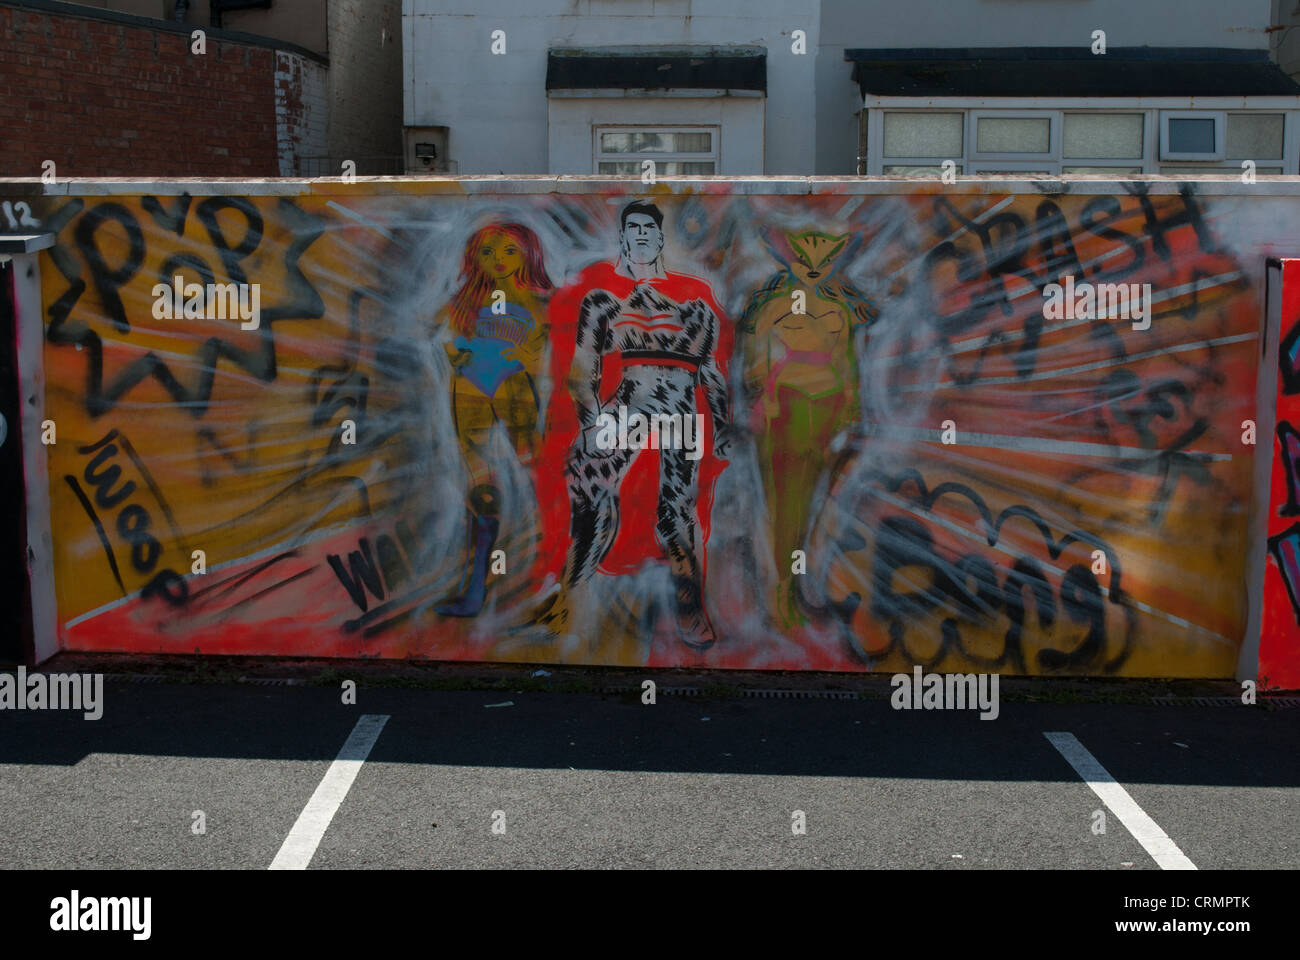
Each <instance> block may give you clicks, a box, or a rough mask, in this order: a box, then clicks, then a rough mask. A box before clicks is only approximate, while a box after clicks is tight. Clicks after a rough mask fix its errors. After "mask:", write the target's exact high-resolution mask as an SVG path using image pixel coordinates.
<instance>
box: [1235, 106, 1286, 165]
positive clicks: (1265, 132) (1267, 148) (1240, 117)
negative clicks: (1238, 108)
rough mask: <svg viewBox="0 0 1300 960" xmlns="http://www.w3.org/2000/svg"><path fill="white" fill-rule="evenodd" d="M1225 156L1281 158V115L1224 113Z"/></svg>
mask: <svg viewBox="0 0 1300 960" xmlns="http://www.w3.org/2000/svg"><path fill="white" fill-rule="evenodd" d="M1227 155H1228V159H1230V160H1280V159H1282V114H1280V113H1232V114H1229V115H1228V154H1227Z"/></svg>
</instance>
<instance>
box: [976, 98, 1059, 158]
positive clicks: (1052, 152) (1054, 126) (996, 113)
mask: <svg viewBox="0 0 1300 960" xmlns="http://www.w3.org/2000/svg"><path fill="white" fill-rule="evenodd" d="M981 120H1046V121H1048V127H1047V151H1046V152H1045V153H996V152H989V153H981V152H980V148H979V139H978V138H979V122H980V121H981ZM966 156H967V157H968V158H969V159H970V161H971V164H972V165H974V164H976V163H988V162H990V161H993V162H997V163H1008V164H1018V163H1027V162H1029V161H1032V160H1038V161H1040V162H1043V161H1046V162H1047V164H1048V165H1049V166H1050V165H1051V164H1052V163H1053V162H1054V161H1057V160H1059V159H1060V156H1061V111H1060V110H968V111H966ZM1008 169H1014V167H1009V168H1008Z"/></svg>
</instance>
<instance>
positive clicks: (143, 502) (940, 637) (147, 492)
mask: <svg viewBox="0 0 1300 960" xmlns="http://www.w3.org/2000/svg"><path fill="white" fill-rule="evenodd" d="M645 189H646V188H644V187H642V186H641V185H640V184H639V183H627V184H621V183H619V182H614V181H610V180H578V179H549V178H540V179H529V180H518V179H516V180H495V179H484V180H472V179H468V180H460V181H455V180H442V181H437V180H405V181H389V182H383V181H369V182H366V181H362V182H359V183H357V184H355V185H353V186H347V185H343V184H340V183H338V182H337V181H333V182H326V181H319V182H313V183H301V182H279V183H256V182H250V183H246V184H225V185H221V184H196V183H188V184H138V185H132V184H112V185H99V184H92V183H68V184H62V185H59V186H57V187H55V188H50V191H51V192H50V194H49V195H44V194H42V193H41V187H40V185H39V184H16V183H12V182H11V183H7V184H6V183H2V182H0V195H3V194H6V193H8V194H9V195H11V196H16V195H18V194H20V193H25V194H26V195H27V199H26V200H25V201H23V202H27V203H29V204H30V205H31V208H32V211H33V216H34V217H35V218H36V219H37V220H38V221H39V224H40V226H41V227H42V228H43V229H46V230H49V231H51V232H53V233H55V234H56V235H57V239H58V242H57V244H56V246H55V247H54V248H52V250H50V251H47V252H45V253H42V254H41V255H40V284H41V288H40V291H39V296H36V295H35V293H33V295H32V296H31V297H29V299H28V300H27V301H26V304H27V305H26V306H24V305H23V303H24V302H23V301H21V300H20V304H19V309H20V316H19V322H20V325H21V327H22V329H23V330H25V331H27V335H28V337H29V340H28V342H29V343H30V337H31V336H32V335H33V334H34V335H35V336H37V337H43V340H44V357H43V360H44V369H43V371H40V373H41V374H43V376H44V381H43V383H44V389H43V390H42V391H40V393H39V401H40V409H39V410H38V409H37V408H36V407H35V406H34V407H33V409H32V411H30V413H31V416H32V418H36V417H40V418H41V420H49V421H51V422H52V423H53V424H54V425H55V426H56V428H57V436H56V442H54V443H52V444H50V445H48V446H38V447H36V448H35V449H34V450H32V451H31V452H32V454H33V456H32V457H31V458H30V462H31V463H33V464H38V465H39V464H40V463H41V462H42V460H41V458H42V457H44V458H45V462H46V463H47V464H48V469H47V471H46V472H43V473H37V474H35V475H31V476H30V479H29V485H31V486H34V487H35V488H36V489H38V490H39V491H42V492H44V491H48V496H49V498H50V503H51V506H50V512H49V520H50V527H49V532H50V534H51V539H50V542H51V543H52V545H53V558H52V569H53V576H52V580H53V584H54V593H55V604H56V619H57V624H58V626H57V638H58V639H57V642H58V645H59V647H61V648H63V649H70V650H131V651H148V652H185V653H193V652H196V651H197V652H203V653H223V654H234V653H258V654H285V655H317V656H383V657H405V656H414V657H424V658H435V659H471V660H494V661H541V662H556V663H588V664H623V665H630V664H647V665H660V666H667V665H692V666H714V667H733V668H763V669H831V670H846V671H863V670H887V671H891V672H892V671H895V670H898V669H905V668H907V667H909V666H910V665H913V664H923V665H925V666H926V667H927V668H935V669H940V670H963V671H965V670H998V671H1001V672H1005V673H1015V674H1049V675H1051V674H1088V675H1125V676H1172V677H1180V676H1181V677H1230V676H1232V675H1233V673H1234V671H1235V669H1236V665H1237V663H1238V660H1239V658H1241V657H1242V655H1243V651H1245V650H1247V648H1249V647H1251V646H1252V645H1254V644H1256V643H1257V639H1256V638H1255V637H1253V636H1251V635H1250V634H1249V633H1248V629H1247V624H1248V622H1249V621H1250V618H1251V614H1252V605H1253V607H1254V609H1255V610H1256V611H1257V610H1258V604H1259V600H1260V597H1261V594H1262V590H1261V589H1260V585H1259V584H1258V583H1254V584H1252V583H1251V582H1250V576H1251V574H1250V569H1251V566H1252V563H1251V561H1252V557H1254V556H1255V555H1256V554H1260V555H1262V552H1263V551H1264V550H1265V549H1266V545H1265V544H1264V543H1263V542H1262V537H1259V536H1255V535H1253V534H1252V529H1253V528H1252V523H1253V522H1254V521H1255V520H1256V518H1258V517H1259V516H1260V513H1261V511H1263V510H1265V509H1266V508H1267V504H1268V497H1267V492H1266V490H1264V489H1263V488H1262V486H1261V485H1259V484H1257V483H1256V482H1255V480H1254V476H1255V471H1256V464H1257V462H1258V461H1257V457H1258V456H1262V457H1264V458H1267V457H1268V455H1269V453H1268V446H1267V444H1266V443H1264V442H1262V441H1261V443H1260V444H1259V445H1251V444H1250V443H1249V442H1248V439H1247V434H1246V431H1244V430H1243V423H1244V422H1245V421H1248V420H1256V419H1258V418H1259V411H1258V410H1257V399H1256V397H1257V392H1258V391H1257V384H1259V383H1260V380H1259V378H1260V375H1261V368H1260V364H1259V361H1258V359H1257V358H1258V357H1259V356H1260V334H1261V324H1262V318H1263V310H1262V292H1263V272H1264V260H1265V258H1266V257H1267V256H1270V255H1278V254H1279V253H1281V252H1283V251H1284V250H1286V249H1295V248H1297V246H1298V245H1300V228H1297V227H1296V226H1295V224H1297V223H1300V217H1298V216H1297V214H1300V198H1297V196H1296V195H1295V194H1296V191H1295V188H1294V185H1293V184H1290V183H1266V182H1262V181H1261V182H1260V183H1258V184H1255V185H1253V186H1251V187H1249V188H1246V187H1244V186H1243V185H1241V184H1239V183H1237V182H1236V181H1223V182H1211V181H1200V182H1198V183H1197V184H1179V183H1176V182H1172V181H1156V182H1150V183H1136V182H1129V183H1117V182H1101V181H1078V182H1074V183H1071V184H1070V185H1069V187H1068V190H1066V192H1064V193H1062V192H1059V191H1056V192H1052V191H1050V190H1049V192H1047V193H1044V192H1041V191H1040V190H1038V189H1036V188H1035V186H1034V185H1033V184H1030V183H1028V182H1017V181H1002V182H983V183H979V182H965V183H959V184H956V185H952V186H948V187H942V186H940V185H937V184H924V183H920V182H912V183H906V182H883V181H866V180H852V181H850V180H842V181H835V180H821V181H811V180H797V179H792V180H784V181H782V180H765V181H728V182H723V181H717V182H712V183H708V184H707V185H704V186H703V187H702V188H701V187H699V186H697V187H695V188H690V187H687V186H686V185H684V183H682V182H678V183H677V184H675V185H674V184H670V183H662V182H661V183H660V184H659V185H658V186H657V187H655V188H653V189H652V190H650V191H649V192H648V193H643V192H642V191H643V190H645ZM694 190H698V191H699V192H692V191H694ZM636 198H650V199H652V200H653V201H654V202H655V203H656V204H657V207H658V212H659V214H660V215H661V216H662V226H661V230H660V231H659V232H658V233H656V231H655V230H654V229H652V225H654V224H655V216H654V215H652V214H649V213H646V212H645V211H644V210H643V211H642V212H641V213H640V214H638V213H636V212H635V211H634V212H633V214H632V217H633V219H632V220H631V222H630V226H631V230H630V232H629V231H627V230H624V229H622V228H623V227H624V223H623V218H622V216H621V213H622V211H623V210H624V209H625V206H626V204H628V203H629V202H630V201H631V200H633V199H636ZM507 225H510V226H507ZM660 236H661V237H662V240H663V244H664V245H663V248H662V251H661V254H660V255H661V257H662V260H661V262H659V263H658V264H657V265H656V264H654V263H653V262H651V263H649V264H648V266H647V269H651V271H652V273H653V271H654V269H655V268H656V267H657V269H658V270H659V272H658V273H654V275H653V277H652V278H651V279H648V280H646V281H645V282H642V283H637V282H634V281H633V280H632V279H631V278H630V277H629V276H628V275H627V271H628V270H640V269H641V267H635V266H634V267H629V266H627V263H626V262H624V264H623V266H619V263H620V258H623V260H624V261H632V262H640V261H645V260H647V259H649V260H650V261H653V259H654V257H653V256H650V257H649V258H647V256H646V255H645V254H644V253H640V252H638V251H642V250H649V251H650V253H651V254H653V253H654V252H655V251H656V250H657V247H655V243H656V242H657V239H658V238H659V237H660ZM638 238H641V239H644V240H645V241H646V242H647V243H649V244H650V246H649V247H645V246H642V245H636V244H635V243H634V242H635V241H636V240H638ZM625 241H626V242H627V243H628V244H629V246H628V247H627V248H626V249H627V251H628V252H627V253H621V252H620V251H621V249H622V244H623V243H624V242H625ZM177 273H180V274H181V275H182V276H183V278H184V280H185V281H186V282H189V283H200V282H205V281H206V280H208V279H209V278H211V279H213V280H215V281H216V282H221V283H225V282H233V283H247V284H258V285H260V286H259V288H258V289H259V290H260V303H261V310H262V312H261V314H260V318H259V325H258V326H257V328H256V329H244V328H243V327H242V326H241V322H240V318H237V317H236V318H234V319H231V318H229V317H227V318H225V319H222V318H220V317H205V316H202V313H203V311H202V309H201V305H200V303H199V300H198V298H194V299H193V300H192V302H191V304H190V306H191V307H192V308H193V309H194V311H195V312H197V313H199V314H200V315H199V316H191V317H189V318H185V317H183V316H182V317H180V318H176V319H167V318H166V317H165V316H160V315H159V313H158V312H157V306H158V303H159V300H158V297H157V291H156V289H155V285H157V284H158V283H159V281H160V279H161V280H163V281H168V280H170V278H172V277H174V276H175V275H176V274H177ZM1067 276H1068V277H1070V278H1072V282H1075V281H1077V282H1078V283H1080V284H1082V283H1084V282H1085V280H1086V282H1089V283H1093V284H1102V283H1114V284H1118V283H1123V284H1137V285H1139V291H1140V290H1141V287H1142V285H1145V284H1149V285H1150V288H1149V290H1148V291H1147V292H1148V293H1149V295H1150V309H1149V311H1147V312H1144V313H1143V315H1142V317H1138V318H1126V317H1110V318H1103V319H1093V318H1092V317H1090V316H1088V315H1087V314H1086V310H1085V308H1086V304H1085V303H1084V300H1083V299H1082V294H1083V292H1084V288H1083V287H1082V286H1080V287H1079V288H1078V290H1077V291H1076V293H1077V294H1078V298H1077V300H1076V301H1072V302H1071V304H1070V305H1069V306H1068V307H1067V306H1065V305H1064V304H1059V307H1060V310H1061V311H1065V312H1064V313H1062V312H1059V311H1057V310H1056V308H1055V307H1053V306H1050V305H1049V300H1048V299H1047V298H1046V297H1045V296H1044V294H1045V293H1052V292H1053V291H1052V288H1051V287H1050V285H1051V284H1053V283H1055V282H1057V281H1060V280H1062V279H1063V278H1065V277H1067ZM497 291H500V293H501V296H497V295H496V292H497ZM36 302H39V304H40V307H39V313H37V311H36V310H35V309H34V306H33V304H34V303H36ZM1051 302H1052V303H1055V300H1053V301H1051ZM494 306H495V307H496V308H497V310H494ZM1135 309H1136V304H1135ZM498 311H499V312H498ZM1071 311H1074V312H1071ZM1144 318H1145V319H1144ZM1146 321H1149V323H1148V322H1146ZM1265 373H1266V374H1267V371H1265ZM33 382H35V383H39V382H41V381H33ZM1265 387H1266V385H1265V386H1264V387H1260V388H1259V389H1264V388H1265ZM24 389H25V390H27V386H26V385H24ZM33 396H35V394H33ZM620 408H622V410H621V411H620ZM598 412H605V413H609V414H610V415H611V416H612V417H613V418H614V420H613V421H612V423H613V424H617V423H618V422H619V418H620V413H621V414H623V415H628V423H629V425H630V430H628V431H626V432H622V433H620V431H619V430H618V429H617V428H616V427H615V426H613V425H611V421H600V420H598V419H596V414H597V413H598ZM638 412H652V413H653V412H659V413H664V412H667V413H673V412H676V413H679V414H682V415H684V416H685V417H687V418H688V419H689V418H693V417H696V416H698V418H699V420H698V423H699V425H700V430H701V433H700V434H698V435H695V438H694V440H695V443H694V446H692V442H691V438H690V437H687V438H685V440H683V438H682V436H681V435H680V434H678V435H676V438H677V441H678V446H677V447H675V448H672V449H668V450H664V449H640V447H639V441H640V440H641V439H644V438H642V437H639V436H638V431H637V428H636V426H635V422H634V420H633V419H632V417H631V415H632V414H636V413H638ZM682 422H683V423H685V422H687V421H685V420H683V421H682ZM691 422H695V421H693V420H692V421H691ZM39 424H40V421H39V420H38V421H37V423H36V424H33V425H32V427H31V428H30V429H28V428H27V425H26V424H25V425H24V426H25V431H24V436H25V439H26V442H29V443H33V444H39V443H40V437H41V432H42V431H41V429H40V427H39ZM669 446H670V447H671V444H670V445H669ZM1261 449H1262V453H1259V452H1258V451H1260V450H1261ZM688 453H689V454H691V455H687V454H688ZM696 454H697V455H696ZM34 536H35V534H34ZM196 551H202V554H201V555H199V554H196ZM196 557H199V558H201V559H202V560H203V561H204V564H205V567H204V571H203V572H196V571H197V570H198V562H197V560H196Z"/></svg>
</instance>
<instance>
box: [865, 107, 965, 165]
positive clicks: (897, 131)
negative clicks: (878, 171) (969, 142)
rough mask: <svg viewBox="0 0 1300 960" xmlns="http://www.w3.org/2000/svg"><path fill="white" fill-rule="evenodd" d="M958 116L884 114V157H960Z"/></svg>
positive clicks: (955, 114) (947, 114)
mask: <svg viewBox="0 0 1300 960" xmlns="http://www.w3.org/2000/svg"><path fill="white" fill-rule="evenodd" d="M961 122H962V115H961V114H960V113H886V114H885V136H884V152H883V153H882V154H881V156H884V157H951V158H953V159H956V158H957V157H960V156H961Z"/></svg>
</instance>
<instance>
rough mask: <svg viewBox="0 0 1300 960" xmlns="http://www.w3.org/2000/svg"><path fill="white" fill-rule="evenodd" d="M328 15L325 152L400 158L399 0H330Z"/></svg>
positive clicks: (400, 72) (400, 74)
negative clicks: (326, 149)
mask: <svg viewBox="0 0 1300 960" xmlns="http://www.w3.org/2000/svg"><path fill="white" fill-rule="evenodd" d="M328 14H329V58H330V65H329V70H328V72H327V76H326V83H327V85H328V92H327V99H328V101H329V134H328V140H329V147H328V150H329V153H328V155H329V156H330V157H338V158H344V157H349V156H362V155H364V156H374V157H381V156H382V157H400V156H401V155H402V48H401V46H400V44H401V40H402V4H401V2H400V0H367V2H366V3H358V2H356V0H329V11H328ZM358 169H361V168H360V167H358Z"/></svg>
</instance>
